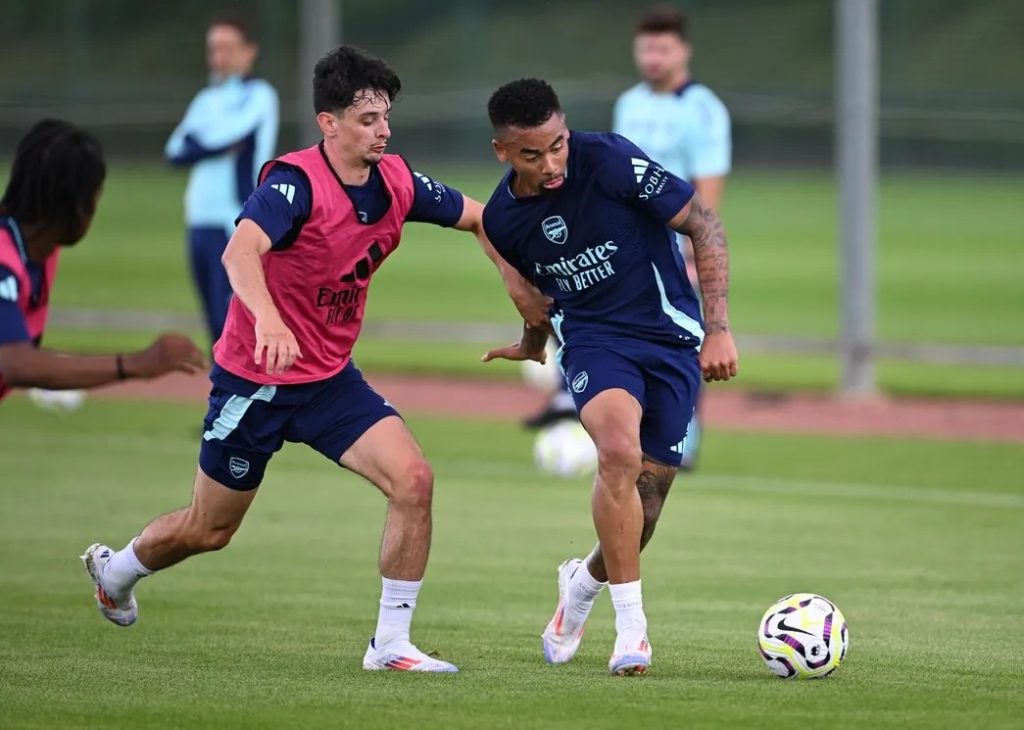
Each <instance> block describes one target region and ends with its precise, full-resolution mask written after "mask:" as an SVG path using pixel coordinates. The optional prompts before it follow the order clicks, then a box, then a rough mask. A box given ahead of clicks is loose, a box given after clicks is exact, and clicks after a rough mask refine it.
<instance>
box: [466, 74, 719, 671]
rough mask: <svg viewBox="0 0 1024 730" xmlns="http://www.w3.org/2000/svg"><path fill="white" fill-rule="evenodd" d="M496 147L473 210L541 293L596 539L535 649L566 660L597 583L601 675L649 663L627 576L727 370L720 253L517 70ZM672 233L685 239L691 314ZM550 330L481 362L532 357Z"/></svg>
mask: <svg viewBox="0 0 1024 730" xmlns="http://www.w3.org/2000/svg"><path fill="white" fill-rule="evenodd" d="M488 112H489V116H490V120H491V124H492V126H493V128H494V140H493V146H494V150H495V152H496V154H497V156H498V159H499V160H500V161H501V162H505V163H508V164H509V165H510V166H511V169H510V170H509V171H508V173H507V174H506V175H505V176H504V177H503V178H502V180H501V182H500V183H499V185H498V187H497V189H496V190H495V191H494V194H493V195H492V196H491V199H490V201H489V202H488V203H487V205H486V207H485V209H484V215H483V223H484V230H485V232H486V234H487V236H488V238H489V239H490V241H491V243H492V244H493V245H494V248H495V249H496V250H497V252H498V253H499V254H500V255H501V256H502V257H504V259H505V260H506V261H507V262H508V263H509V264H510V265H512V266H513V267H514V268H516V269H518V270H519V272H520V273H521V274H522V275H523V276H524V277H525V278H526V279H527V280H528V281H532V282H533V283H534V284H535V285H536V286H537V287H538V288H539V289H540V291H541V292H542V293H544V294H546V295H548V296H550V297H551V298H553V299H554V302H555V303H554V309H553V313H552V315H551V322H552V325H553V328H554V330H555V333H556V334H557V336H558V339H559V341H560V343H561V349H560V350H559V355H558V357H559V361H560V365H561V366H562V368H563V370H564V371H565V376H566V379H567V381H568V382H569V384H570V388H571V390H572V392H573V398H574V399H575V401H576V406H577V408H578V410H579V412H580V419H581V420H582V422H583V425H584V426H585V427H586V429H587V431H588V432H589V433H590V435H591V437H592V438H593V439H594V442H595V444H596V445H597V449H598V455H599V463H598V471H597V475H596V478H595V482H594V492H593V498H592V508H593V517H594V524H595V527H596V528H597V534H598V540H599V544H598V545H597V546H596V547H595V548H594V550H593V551H592V552H591V553H590V555H589V556H588V557H587V558H586V559H585V560H580V559H572V560H567V561H565V562H564V563H563V564H562V566H561V567H560V568H559V571H558V577H559V580H558V583H559V603H558V608H557V610H556V612H555V615H554V617H553V618H552V619H551V621H550V622H549V624H548V626H547V628H546V629H545V631H544V634H543V648H544V656H545V658H546V659H547V661H549V662H551V663H564V662H567V661H569V660H570V659H571V658H572V657H573V656H574V655H575V653H576V650H577V649H578V648H579V643H580V639H581V638H582V635H583V625H584V622H585V621H586V618H587V616H588V615H589V612H590V609H591V607H592V606H593V601H594V599H595V598H596V596H597V595H598V593H599V592H600V591H601V589H602V588H603V586H604V584H605V583H606V582H607V583H609V584H610V591H611V594H612V603H613V605H614V606H615V612H616V620H615V626H616V633H617V637H616V641H615V647H614V650H613V652H612V656H611V660H610V662H609V669H610V670H611V672H612V673H613V674H620V675H621V674H643V673H645V672H646V671H647V667H648V666H649V665H650V661H651V647H650V642H649V641H648V639H647V619H646V617H645V615H644V612H643V601H642V596H641V586H640V551H641V550H642V549H643V548H644V546H646V544H647V542H648V541H649V540H650V538H651V536H652V534H653V532H654V528H655V525H656V524H657V521H658V517H659V515H660V513H661V509H662V506H663V504H664V502H665V498H666V496H667V495H668V491H669V488H670V486H671V484H672V480H673V479H674V477H675V474H676V471H677V469H678V468H679V464H680V460H681V457H682V442H683V440H684V438H685V436H686V429H687V424H688V422H689V420H690V418H691V416H692V415H693V408H694V402H695V401H694V399H695V397H696V394H697V388H698V384H699V381H700V378H701V377H702V376H703V378H704V380H705V381H711V380H728V379H729V378H731V377H734V376H735V375H736V373H737V363H738V358H737V354H736V347H735V345H734V343H733V340H732V335H731V334H730V330H729V316H728V307H727V296H728V283H729V263H728V252H727V248H726V241H725V235H724V232H723V230H722V226H721V223H720V222H719V220H718V217H717V216H716V215H715V214H714V213H713V212H712V211H711V210H709V209H708V208H706V207H705V206H704V205H703V204H702V203H701V201H700V198H699V197H698V196H696V195H695V194H694V189H693V187H692V186H691V185H690V184H689V183H687V182H685V181H683V180H681V179H679V178H678V177H676V176H674V175H672V174H671V173H669V172H668V171H666V170H665V169H664V168H663V167H662V166H661V165H659V164H658V163H657V162H656V161H654V160H651V159H650V158H648V157H647V155H645V154H644V153H643V152H642V151H641V150H640V149H639V148H638V147H636V146H635V145H634V144H632V143H631V142H629V141H628V140H626V139H625V138H624V137H620V136H618V135H615V134H591V133H584V132H570V131H569V130H568V128H567V127H566V125H565V115H564V114H563V113H562V110H561V106H560V104H559V101H558V97H557V96H556V94H555V92H554V90H553V89H552V88H551V87H550V86H549V85H548V84H547V83H545V82H544V81H540V80H538V79H523V80H519V81H514V82H512V83H509V84H506V85H505V86H502V87H501V88H500V89H498V90H497V91H496V92H495V93H494V95H493V96H492V97H491V99H490V102H489V104H488ZM674 231H678V232H679V233H683V234H685V235H687V236H690V238H691V239H692V240H693V244H694V251H695V254H696V263H697V271H698V274H699V277H700V286H701V293H702V295H703V298H704V317H703V318H702V316H701V309H700V305H699V303H698V301H697V296H696V294H695V293H694V291H693V289H692V288H691V286H690V282H689V280H688V279H687V276H686V272H685V267H684V264H683V260H682V255H681V254H680V251H679V247H678V246H677V245H676V242H675V234H674ZM546 339H547V335H546V333H544V332H543V331H542V330H539V329H537V328H526V329H524V333H523V337H522V339H521V340H520V342H518V343H516V344H514V345H511V346H509V347H505V348H500V349H497V350H492V351H491V352H489V353H487V355H485V356H484V359H485V360H489V359H494V358H507V359H514V360H520V359H525V358H527V357H533V356H536V354H537V353H538V351H539V350H541V349H543V347H544V344H545V342H546Z"/></svg>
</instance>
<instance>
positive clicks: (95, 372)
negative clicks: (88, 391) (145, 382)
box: [0, 333, 206, 390]
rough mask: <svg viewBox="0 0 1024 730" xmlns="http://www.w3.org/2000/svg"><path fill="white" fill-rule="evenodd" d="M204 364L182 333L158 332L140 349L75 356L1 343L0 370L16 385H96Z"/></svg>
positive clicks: (192, 369)
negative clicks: (112, 353) (110, 353)
mask: <svg viewBox="0 0 1024 730" xmlns="http://www.w3.org/2000/svg"><path fill="white" fill-rule="evenodd" d="M205 367H206V362H205V359H204V357H203V353H202V351H201V350H200V349H199V348H198V347H196V344H195V343H194V342H192V340H190V339H189V338H188V337H186V336H185V335H179V334H174V333H168V334H163V335H160V336H159V337H157V338H156V340H154V341H153V343H152V344H151V345H150V346H149V347H147V348H146V349H144V350H139V351H138V352H129V353H124V354H114V355H76V354H74V353H71V352H59V351H57V350H48V349H41V348H36V347H34V346H33V345H32V343H30V342H18V343H13V344H9V345H2V346H0V374H2V375H3V378H4V381H6V383H7V384H8V385H10V386H12V387H15V388H47V389H49V390H68V389H73V388H95V387H96V386H99V385H107V384H108V383H114V382H117V381H118V380H125V379H127V378H155V377H157V376H159V375H164V374H166V373H170V372H174V371H180V372H184V373H196V372H199V371H200V370H201V369H203V368H205Z"/></svg>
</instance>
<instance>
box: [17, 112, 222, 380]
mask: <svg viewBox="0 0 1024 730" xmlns="http://www.w3.org/2000/svg"><path fill="white" fill-rule="evenodd" d="M105 177H106V163H105V162H104V160H103V151H102V149H101V148H100V144H99V142H98V141H97V140H96V138H95V137H93V136H92V135H91V134H89V133H88V132H84V131H82V130H80V129H78V128H77V127H75V126H74V125H72V124H69V123H68V122H64V121H60V120H57V119H47V120H43V121H41V122H38V123H37V124H36V125H35V126H33V127H32V129H31V130H29V132H28V134H26V135H25V137H24V138H22V140H21V141H20V142H19V143H18V148H17V151H16V153H15V157H14V164H13V165H12V167H11V174H10V178H9V179H8V182H7V189H6V190H5V191H4V195H3V198H2V199H0V399H3V397H4V396H6V395H7V394H8V393H9V392H10V390H11V388H25V387H38V388H48V389H52V390H53V391H55V392H60V391H63V390H67V389H74V388H92V387H95V386H98V385H105V384H107V383H113V382H116V381H118V380H125V379H126V378H153V377H156V376H158V375H163V374H164V373H169V372H172V371H174V370H181V371H183V372H188V373H192V372H197V371H198V370H199V368H201V367H202V366H203V355H202V353H201V352H200V351H199V349H198V348H197V347H196V346H195V344H193V343H192V341H191V340H189V339H188V338H187V337H184V336H182V335H175V334H167V335H162V336H160V337H159V338H157V340H156V341H155V342H153V344H152V345H150V346H149V347H147V348H146V349H145V350H141V351H139V352H132V353H125V354H110V355H76V354H74V353H70V352H59V351H56V350H49V349H45V348H42V347H40V343H41V341H42V338H43V332H44V330H45V329H46V317H47V312H48V310H49V302H50V292H51V291H52V290H53V285H54V279H55V278H56V275H57V259H58V256H59V254H60V250H61V249H62V248H65V247H68V246H73V245H75V244H76V243H78V242H79V241H80V240H82V238H84V237H85V234H86V232H87V231H88V230H89V225H90V223H92V218H93V215H94V214H95V212H96V206H97V204H98V203H99V199H100V194H101V193H102V190H103V180H104V178H105Z"/></svg>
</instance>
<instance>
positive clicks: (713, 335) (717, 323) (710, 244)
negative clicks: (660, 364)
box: [668, 195, 739, 381]
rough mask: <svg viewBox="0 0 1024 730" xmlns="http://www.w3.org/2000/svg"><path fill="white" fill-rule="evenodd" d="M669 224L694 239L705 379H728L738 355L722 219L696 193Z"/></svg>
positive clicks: (736, 365) (702, 365) (734, 369)
mask: <svg viewBox="0 0 1024 730" xmlns="http://www.w3.org/2000/svg"><path fill="white" fill-rule="evenodd" d="M668 225H669V227H670V228H672V229H673V230H676V231H679V232H680V233H682V234H684V235H687V236H689V237H690V241H692V242H693V255H694V259H695V260H696V264H697V280H698V282H699V283H700V293H701V296H702V297H703V298H704V326H705V327H706V329H707V334H706V336H705V338H704V344H703V345H702V346H701V351H700V364H701V371H702V372H703V375H704V380H706V381H710V380H728V379H729V378H732V377H735V376H736V372H737V368H738V364H739V363H738V360H739V357H738V355H737V354H736V345H735V344H734V343H733V341H732V333H731V332H730V331H729V249H728V246H727V245H726V242H725V231H724V230H723V229H722V221H720V220H719V218H718V216H717V215H715V212H714V211H713V210H711V209H710V208H707V207H705V206H704V205H703V204H702V203H701V200H700V196H699V195H694V196H693V197H692V198H691V199H690V202H688V203H687V204H686V205H685V206H684V207H683V209H682V210H681V211H679V213H677V214H676V216H675V217H674V218H672V220H670V221H669V223H668Z"/></svg>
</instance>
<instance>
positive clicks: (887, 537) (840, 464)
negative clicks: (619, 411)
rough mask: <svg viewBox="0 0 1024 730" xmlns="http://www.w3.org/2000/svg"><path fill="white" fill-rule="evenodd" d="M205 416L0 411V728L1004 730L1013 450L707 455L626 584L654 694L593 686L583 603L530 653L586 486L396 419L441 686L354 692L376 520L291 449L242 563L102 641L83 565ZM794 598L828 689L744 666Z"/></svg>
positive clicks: (152, 603)
mask: <svg viewBox="0 0 1024 730" xmlns="http://www.w3.org/2000/svg"><path fill="white" fill-rule="evenodd" d="M201 410H202V409H201V406H171V405H156V404H135V403H114V402H104V401H101V400H96V399H94V400H90V401H89V403H88V404H87V406H86V407H85V408H84V409H83V410H81V411H79V412H77V413H76V414H72V415H68V416H62V417H58V416H55V415H53V414H46V413H41V412H38V411H36V410H35V409H34V408H32V406H31V405H30V404H29V403H28V402H27V401H26V400H25V399H24V398H20V397H16V398H12V399H10V400H9V401H8V402H5V403H4V405H3V420H2V422H0V464H2V475H3V476H2V489H0V544H2V549H0V576H2V589H3V596H4V600H3V604H2V606H3V609H2V611H0V636H2V639H3V640H2V641H0V726H3V727H12V728H47V729H51V728H65V727H68V728H70V727H109V728H118V727H125V728H128V727H131V728H138V727H146V728H160V727H167V728H181V727H190V728H200V727H211V728H225V727H246V728H261V727H265V728H282V727H303V728H305V727H358V728H377V727H403V726H422V727H445V728H517V729H518V728H563V727H579V728H588V729H590V728H621V727H651V728H662V727H687V728H721V727H763V728H772V729H773V730H776V729H777V728H780V727H796V726H797V723H799V724H800V725H799V726H807V727H829V728H864V727H878V728H922V729H924V728H928V729H929V730H930V729H932V728H939V727H963V726H965V725H968V724H970V725H971V726H976V727H986V728H1011V727H1020V718H1021V717H1024V695H1022V694H1021V692H1020V687H1021V680H1022V669H1024V665H1022V660H1021V642H1020V636H1021V634H1022V632H1024V608H1022V603H1021V599H1022V597H1024V537H1022V533H1021V531H1020V523H1021V518H1022V516H1024V487H1022V486H1021V482H1020V478H1019V477H1020V466H1021V464H1022V463H1024V448H1022V447H1020V446H1011V445H985V444H967V443H963V444H952V443H939V442H926V441H913V440H897V439H833V438H825V437H795V436H776V435H764V434H749V433H739V432H737V433H724V432H712V433H710V434H709V435H708V438H707V444H706V451H705V454H704V457H705V458H704V462H703V468H702V470H701V471H700V472H699V473H698V474H697V475H695V476H692V477H682V478H680V480H679V481H678V482H677V484H676V487H675V490H674V492H673V494H672V496H671V498H670V500H669V502H668V505H667V507H666V511H665V514H664V518H663V520H662V522H661V524H660V525H659V527H658V533H657V535H656V536H655V539H654V541H653V543H652V545H651V548H650V549H649V552H648V553H646V554H645V558H644V589H645V590H644V592H645V597H646V607H647V612H648V616H649V619H650V627H651V641H652V644H653V646H654V652H655V653H654V665H653V669H652V673H651V675H650V676H648V677H646V678H643V679H636V680H634V679H625V680H624V679H618V678H612V677H609V676H607V669H606V662H607V659H608V653H609V652H610V649H611V642H612V639H613V634H612V631H613V626H612V612H611V607H610V605H609V601H608V598H607V596H606V595H605V596H602V597H601V600H600V603H599V605H598V607H597V609H596V610H595V614H594V616H593V618H592V620H591V622H590V625H589V626H588V631H587V636H586V638H585V640H584V643H583V648H582V650H581V652H580V654H579V656H578V657H577V659H576V660H575V661H574V662H573V663H572V664H570V665H567V666H564V667H548V666H546V665H545V664H544V662H543V659H542V657H541V652H540V640H539V634H540V631H541V630H542V628H543V626H544V624H545V622H546V621H547V620H548V618H549V615H550V613H551V611H552V610H553V607H554V599H555V584H554V577H555V567H556V566H557V565H558V563H559V562H560V561H561V560H563V559H564V558H566V557H568V556H572V555H580V554H582V553H583V552H585V551H586V550H587V549H588V548H589V547H590V545H591V541H592V539H593V527H592V525H591V523H590V518H589V513H588V491H589V489H588V485H587V484H586V483H585V482H583V481H580V482H575V481H567V482H559V481H553V480H551V479H548V478H545V477H543V476H541V475H539V474H538V473H537V472H536V471H535V470H534V469H533V468H532V466H531V465H530V463H529V448H530V441H529V436H528V435H527V434H524V433H522V432H520V431H519V430H518V429H517V428H516V427H515V426H514V425H511V424H501V423H491V422H474V423H466V422H456V421H450V420H442V419H436V418H424V417H419V418H417V417H413V418H411V419H410V422H411V425H412V427H413V429H414V431H415V433H416V434H417V436H418V438H419V439H420V441H421V442H422V443H423V446H424V449H425V451H426V453H427V455H428V457H429V458H430V459H431V460H432V462H433V463H434V465H435V469H436V473H437V493H436V523H435V541H434V550H433V554H432V559H431V565H430V568H429V571H428V574H427V582H426V586H425V588H424V591H423V593H422V596H421V601H420V604H419V608H418V609H417V617H416V621H415V623H414V636H415V639H416V640H417V641H418V643H419V644H420V645H421V647H422V648H424V649H425V650H436V651H438V652H440V653H441V654H442V655H443V656H444V657H446V658H449V659H451V660H453V661H456V662H457V663H459V664H460V666H461V668H462V673H461V674H459V675H457V676H445V677H431V676H410V675H401V674H368V673H364V672H363V671H362V670H361V669H360V668H359V667H360V659H361V656H362V652H363V650H364V648H365V643H366V641H367V639H368V637H369V635H370V633H371V631H372V629H373V623H374V620H375V617H376V601H377V597H378V594H379V585H378V581H377V577H376V552H377V546H378V540H379V531H380V528H381V524H382V519H383V515H384V509H383V508H384V505H383V500H382V498H381V497H380V496H379V495H378V494H376V492H375V491H374V490H373V489H372V488H371V487H369V486H368V485H366V484H364V483H362V482H360V480H358V479H357V478H354V477H353V476H351V475H349V474H347V473H346V472H344V471H342V470H340V469H337V468H335V467H333V466H332V465H331V464H329V463H327V462H326V461H325V460H324V459H323V458H322V457H320V456H318V455H316V454H313V453H311V452H308V451H306V450H304V448H303V447H299V446H288V447H286V448H285V450H284V451H283V452H282V453H281V454H280V455H279V456H278V458H276V459H275V460H274V462H273V463H272V465H271V467H270V469H269V475H268V478H267V481H266V483H265V486H264V488H263V490H262V493H261V494H260V496H259V497H258V498H257V500H256V502H255V504H254V506H253V509H252V511H251V512H250V515H249V517H248V519H247V522H246V524H245V525H244V526H243V527H242V529H241V531H240V532H239V534H238V535H237V536H236V538H235V541H234V542H233V544H232V545H231V546H229V547H228V548H227V550H225V551H224V552H222V553H219V554H216V555H208V556H201V557H198V558H195V559H193V560H190V561H188V562H186V563H185V564H183V565H181V566H179V567H177V568H175V569H173V570H170V571H168V572H166V573H164V574H158V575H156V576H155V577H153V578H150V579H147V580H146V581H145V582H144V583H143V584H142V585H141V586H140V588H139V592H138V593H139V600H140V605H141V618H140V622H139V623H138V624H137V625H136V626H134V627H132V628H130V629H119V628H116V627H114V626H112V625H109V624H107V623H106V622H105V621H103V619H102V618H101V617H100V616H99V614H98V613H97V612H96V609H95V607H94V605H93V602H92V598H91V595H90V585H89V582H88V580H87V578H86V577H85V574H84V572H83V570H82V568H81V566H80V564H79V562H78V560H77V555H78V554H79V553H80V552H81V551H82V549H83V548H84V547H86V546H87V545H88V544H89V543H91V542H93V541H96V540H102V541H107V542H110V543H111V544H114V545H116V546H120V545H122V544H123V543H124V542H125V541H127V540H128V539H129V538H130V537H131V536H132V535H133V534H134V531H135V530H137V529H138V528H139V527H141V525H142V524H143V522H144V521H145V520H146V519H148V518H149V517H151V516H153V515H155V514H157V513H160V512H164V511H167V510H169V509H172V508H174V507H177V506H180V505H182V504H184V503H185V502H187V500H188V495H189V488H190V484H191V479H192V474H193V472H194V467H195V457H196V450H197V443H196V441H197V438H196V432H197V426H198V424H199V419H200V418H201V416H202V413H201ZM793 591H812V592H818V593H822V594H823V595H826V596H828V597H829V598H830V599H832V600H833V601H835V602H836V603H837V604H838V605H839V606H840V607H841V608H842V609H843V611H844V613H845V614H846V616H847V619H848V620H849V622H850V630H851V637H852V643H851V649H850V653H849V655H848V657H847V661H846V663H845V664H844V666H842V667H841V668H840V670H839V671H838V672H837V673H836V674H835V675H834V676H833V677H831V678H829V679H827V680H823V681H819V682H807V683H786V682H783V681H781V680H777V679H775V678H774V677H772V676H770V675H769V673H768V671H767V670H766V669H765V668H764V666H763V665H762V662H761V659H760V657H759V656H758V654H757V651H756V645H755V627H756V624H757V621H758V619H759V618H760V615H761V613H762V612H763V611H764V610H765V609H766V608H767V607H768V605H769V604H770V603H771V602H772V601H774V600H775V599H777V598H778V597H780V596H781V595H784V594H786V593H790V592H793Z"/></svg>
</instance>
